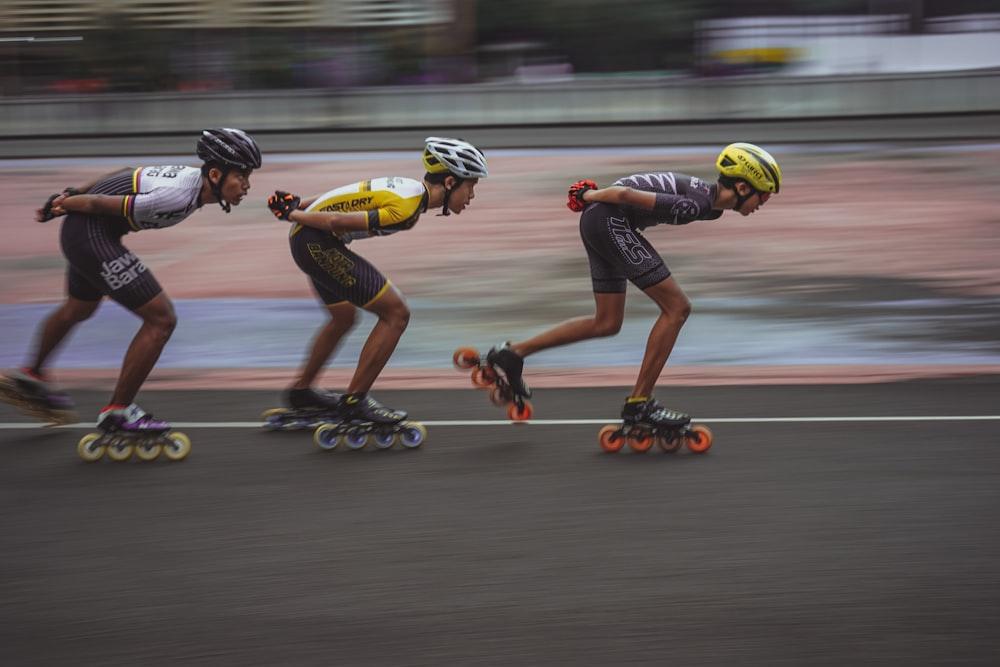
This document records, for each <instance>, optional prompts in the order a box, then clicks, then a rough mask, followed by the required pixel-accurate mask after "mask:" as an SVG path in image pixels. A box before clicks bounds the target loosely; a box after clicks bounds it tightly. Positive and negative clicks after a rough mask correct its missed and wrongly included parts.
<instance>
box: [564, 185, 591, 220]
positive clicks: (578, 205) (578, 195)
mask: <svg viewBox="0 0 1000 667" xmlns="http://www.w3.org/2000/svg"><path fill="white" fill-rule="evenodd" d="M596 189H597V183H595V182H594V181H592V180H590V179H589V178H585V179H584V180H582V181H577V182H576V183H574V184H573V185H571V186H569V193H568V195H569V198H568V199H567V201H566V206H568V207H569V210H571V211H573V212H574V213H579V212H580V211H582V210H583V209H584V207H586V206H587V203H586V202H585V201H583V193H584V192H586V191H587V190H596Z"/></svg>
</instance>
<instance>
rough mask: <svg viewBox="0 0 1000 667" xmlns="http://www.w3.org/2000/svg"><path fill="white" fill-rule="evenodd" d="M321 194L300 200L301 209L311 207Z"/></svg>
mask: <svg viewBox="0 0 1000 667" xmlns="http://www.w3.org/2000/svg"><path fill="white" fill-rule="evenodd" d="M321 196H322V195H313V196H312V197H306V198H305V199H300V200H299V209H301V210H303V211H304V210H306V209H307V208H309V207H310V206H312V205H313V204H315V203H316V200H317V199H319V198H320V197H321Z"/></svg>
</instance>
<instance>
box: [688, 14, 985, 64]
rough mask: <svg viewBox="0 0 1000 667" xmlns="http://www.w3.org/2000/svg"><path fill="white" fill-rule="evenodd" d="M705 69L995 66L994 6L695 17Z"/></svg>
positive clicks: (701, 61) (701, 60)
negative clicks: (930, 13) (921, 14)
mask: <svg viewBox="0 0 1000 667" xmlns="http://www.w3.org/2000/svg"><path fill="white" fill-rule="evenodd" d="M699 35H700V46H699V50H700V65H701V68H702V71H703V72H704V73H706V74H716V75H718V74H747V73H761V72H764V73H768V74H773V75H784V76H829V75H855V74H897V73H912V72H942V71H960V70H974V69H988V68H996V67H1000V14H968V15H959V16H941V17H933V18H922V19H921V22H920V30H919V31H914V30H913V17H912V16H911V15H909V14H885V15H862V16H852V15H845V16H809V17H803V16H768V17H746V18H727V19H712V20H707V21H702V22H700V23H699Z"/></svg>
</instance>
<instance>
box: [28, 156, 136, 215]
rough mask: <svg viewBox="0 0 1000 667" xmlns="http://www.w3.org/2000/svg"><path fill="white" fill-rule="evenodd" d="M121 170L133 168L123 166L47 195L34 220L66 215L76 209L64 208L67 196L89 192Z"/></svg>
mask: <svg viewBox="0 0 1000 667" xmlns="http://www.w3.org/2000/svg"><path fill="white" fill-rule="evenodd" d="M123 171H134V169H132V167H123V168H122V169H119V170H117V171H112V172H108V173H107V174H104V175H103V176H98V177H97V178H95V179H93V180H92V181H90V182H89V183H84V184H83V185H81V186H80V187H78V188H74V187H68V188H66V189H65V190H63V191H62V192H61V193H59V194H55V195H52V196H51V197H49V200H48V201H47V202H45V206H43V207H42V208H40V209H37V210H36V211H35V220H37V221H38V222H47V221H48V220H51V219H52V218H58V217H59V216H62V215H66V214H67V213H68V212H69V211H75V210H78V209H75V208H66V207H65V206H64V203H65V201H66V199H67V198H69V197H73V196H77V195H82V194H86V193H88V192H90V190H91V189H93V187H94V186H95V185H97V183H98V182H99V181H102V180H104V179H106V178H110V177H112V176H117V175H118V174H120V173H122V172H123ZM119 201H120V200H119Z"/></svg>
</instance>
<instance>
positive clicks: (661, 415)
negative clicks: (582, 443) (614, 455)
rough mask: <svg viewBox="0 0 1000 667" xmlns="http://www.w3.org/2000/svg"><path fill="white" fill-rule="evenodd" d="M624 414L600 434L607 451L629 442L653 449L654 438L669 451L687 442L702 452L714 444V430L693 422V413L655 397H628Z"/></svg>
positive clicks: (639, 448) (635, 447)
mask: <svg viewBox="0 0 1000 667" xmlns="http://www.w3.org/2000/svg"><path fill="white" fill-rule="evenodd" d="M621 414H622V423H621V425H620V426H618V425H614V424H609V425H607V426H605V427H603V428H602V429H601V431H600V434H599V436H598V440H599V441H600V444H601V447H602V448H603V449H604V451H606V452H617V451H619V450H620V449H621V448H622V447H623V446H624V445H625V444H626V443H627V444H628V446H629V448H630V449H632V451H635V452H647V451H649V449H650V448H651V447H652V446H653V443H654V442H656V443H658V444H659V445H660V448H661V449H663V451H665V452H676V451H677V450H678V449H679V448H680V446H681V445H682V444H683V443H684V442H687V445H688V449H690V450H691V451H692V452H695V453H698V454H702V453H704V452H705V451H707V450H708V448H709V447H711V446H712V432H711V431H710V430H709V429H708V427H707V426H703V425H701V424H697V425H695V426H691V417H690V416H688V415H687V414H685V413H683V412H680V411H677V410H669V409H667V408H665V407H663V406H662V405H660V404H659V403H658V402H657V401H656V400H654V399H653V398H640V399H638V400H637V399H634V398H628V399H626V400H625V405H624V406H623V407H622V413H621Z"/></svg>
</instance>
